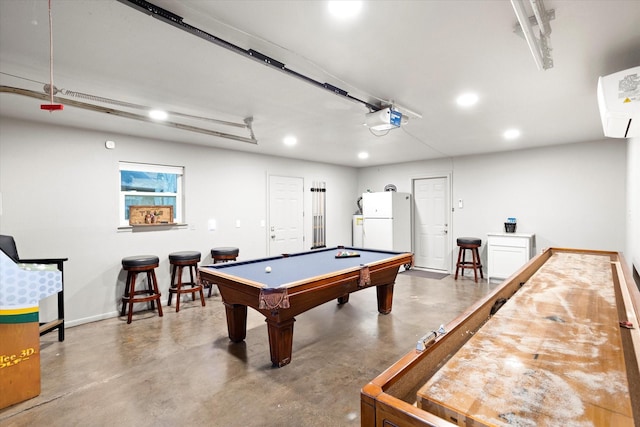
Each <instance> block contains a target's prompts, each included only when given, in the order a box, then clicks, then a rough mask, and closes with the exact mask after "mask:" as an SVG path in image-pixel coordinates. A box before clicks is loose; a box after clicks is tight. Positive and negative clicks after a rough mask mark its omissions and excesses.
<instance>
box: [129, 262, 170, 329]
mask: <svg viewBox="0 0 640 427" xmlns="http://www.w3.org/2000/svg"><path fill="white" fill-rule="evenodd" d="M159 262H160V261H159V259H158V257H157V256H154V255H137V256H130V257H126V258H122V268H123V269H124V270H126V272H127V283H126V285H125V288H124V295H123V297H122V310H121V312H120V315H121V316H124V315H125V313H126V311H127V306H129V317H128V318H127V323H131V319H132V316H133V304H135V303H140V302H150V303H151V309H152V310H154V309H155V307H156V306H157V308H158V316H160V317H162V304H160V296H161V294H160V290H159V289H158V281H157V280H156V271H155V269H156V267H158V264H159ZM138 273H146V274H147V289H139V290H136V276H137V275H138ZM156 301H158V303H157V304H156V303H155V302H156Z"/></svg>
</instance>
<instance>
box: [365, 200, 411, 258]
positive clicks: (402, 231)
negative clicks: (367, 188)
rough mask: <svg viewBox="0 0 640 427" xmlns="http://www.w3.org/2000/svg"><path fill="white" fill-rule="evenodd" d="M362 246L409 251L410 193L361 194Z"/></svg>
mask: <svg viewBox="0 0 640 427" xmlns="http://www.w3.org/2000/svg"><path fill="white" fill-rule="evenodd" d="M362 216H363V221H362V246H363V247H365V248H369V249H382V250H389V251H396V252H411V194H409V193H397V192H395V191H384V192H381V193H364V194H362Z"/></svg>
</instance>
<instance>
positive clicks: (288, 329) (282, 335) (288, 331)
mask: <svg viewBox="0 0 640 427" xmlns="http://www.w3.org/2000/svg"><path fill="white" fill-rule="evenodd" d="M265 321H266V322H267V329H268V330H269V349H270V351H271V363H273V366H277V367H282V366H284V365H287V364H289V362H291V352H292V349H293V323H294V322H295V321H296V319H294V318H291V319H287V320H283V321H281V322H278V321H276V320H272V319H269V318H267V319H265Z"/></svg>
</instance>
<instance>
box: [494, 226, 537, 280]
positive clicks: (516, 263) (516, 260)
mask: <svg viewBox="0 0 640 427" xmlns="http://www.w3.org/2000/svg"><path fill="white" fill-rule="evenodd" d="M487 236H488V239H487V264H488V265H487V280H491V278H499V279H506V278H507V277H509V276H511V275H512V274H513V273H515V272H516V270H518V269H519V268H520V267H522V266H523V265H525V264H526V263H527V262H528V261H529V260H530V259H531V257H532V256H533V251H534V249H533V246H534V238H535V234H526V233H487Z"/></svg>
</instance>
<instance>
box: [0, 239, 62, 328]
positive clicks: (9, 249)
mask: <svg viewBox="0 0 640 427" xmlns="http://www.w3.org/2000/svg"><path fill="white" fill-rule="evenodd" d="M0 250H2V252H4V253H5V254H6V255H7V256H8V257H9V258H11V259H12V260H13V261H14V262H15V263H21V264H55V265H56V267H57V268H58V270H60V273H62V290H61V291H60V292H58V318H57V319H56V320H52V321H51V322H46V323H45V322H41V323H40V336H42V335H44V334H47V333H49V332H51V331H53V330H55V329H57V330H58V341H64V265H63V264H64V262H65V261H67V260H68V259H69V258H40V259H23V258H20V257H19V256H18V248H17V247H16V242H15V240H14V239H13V236H5V235H1V234H0Z"/></svg>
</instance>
